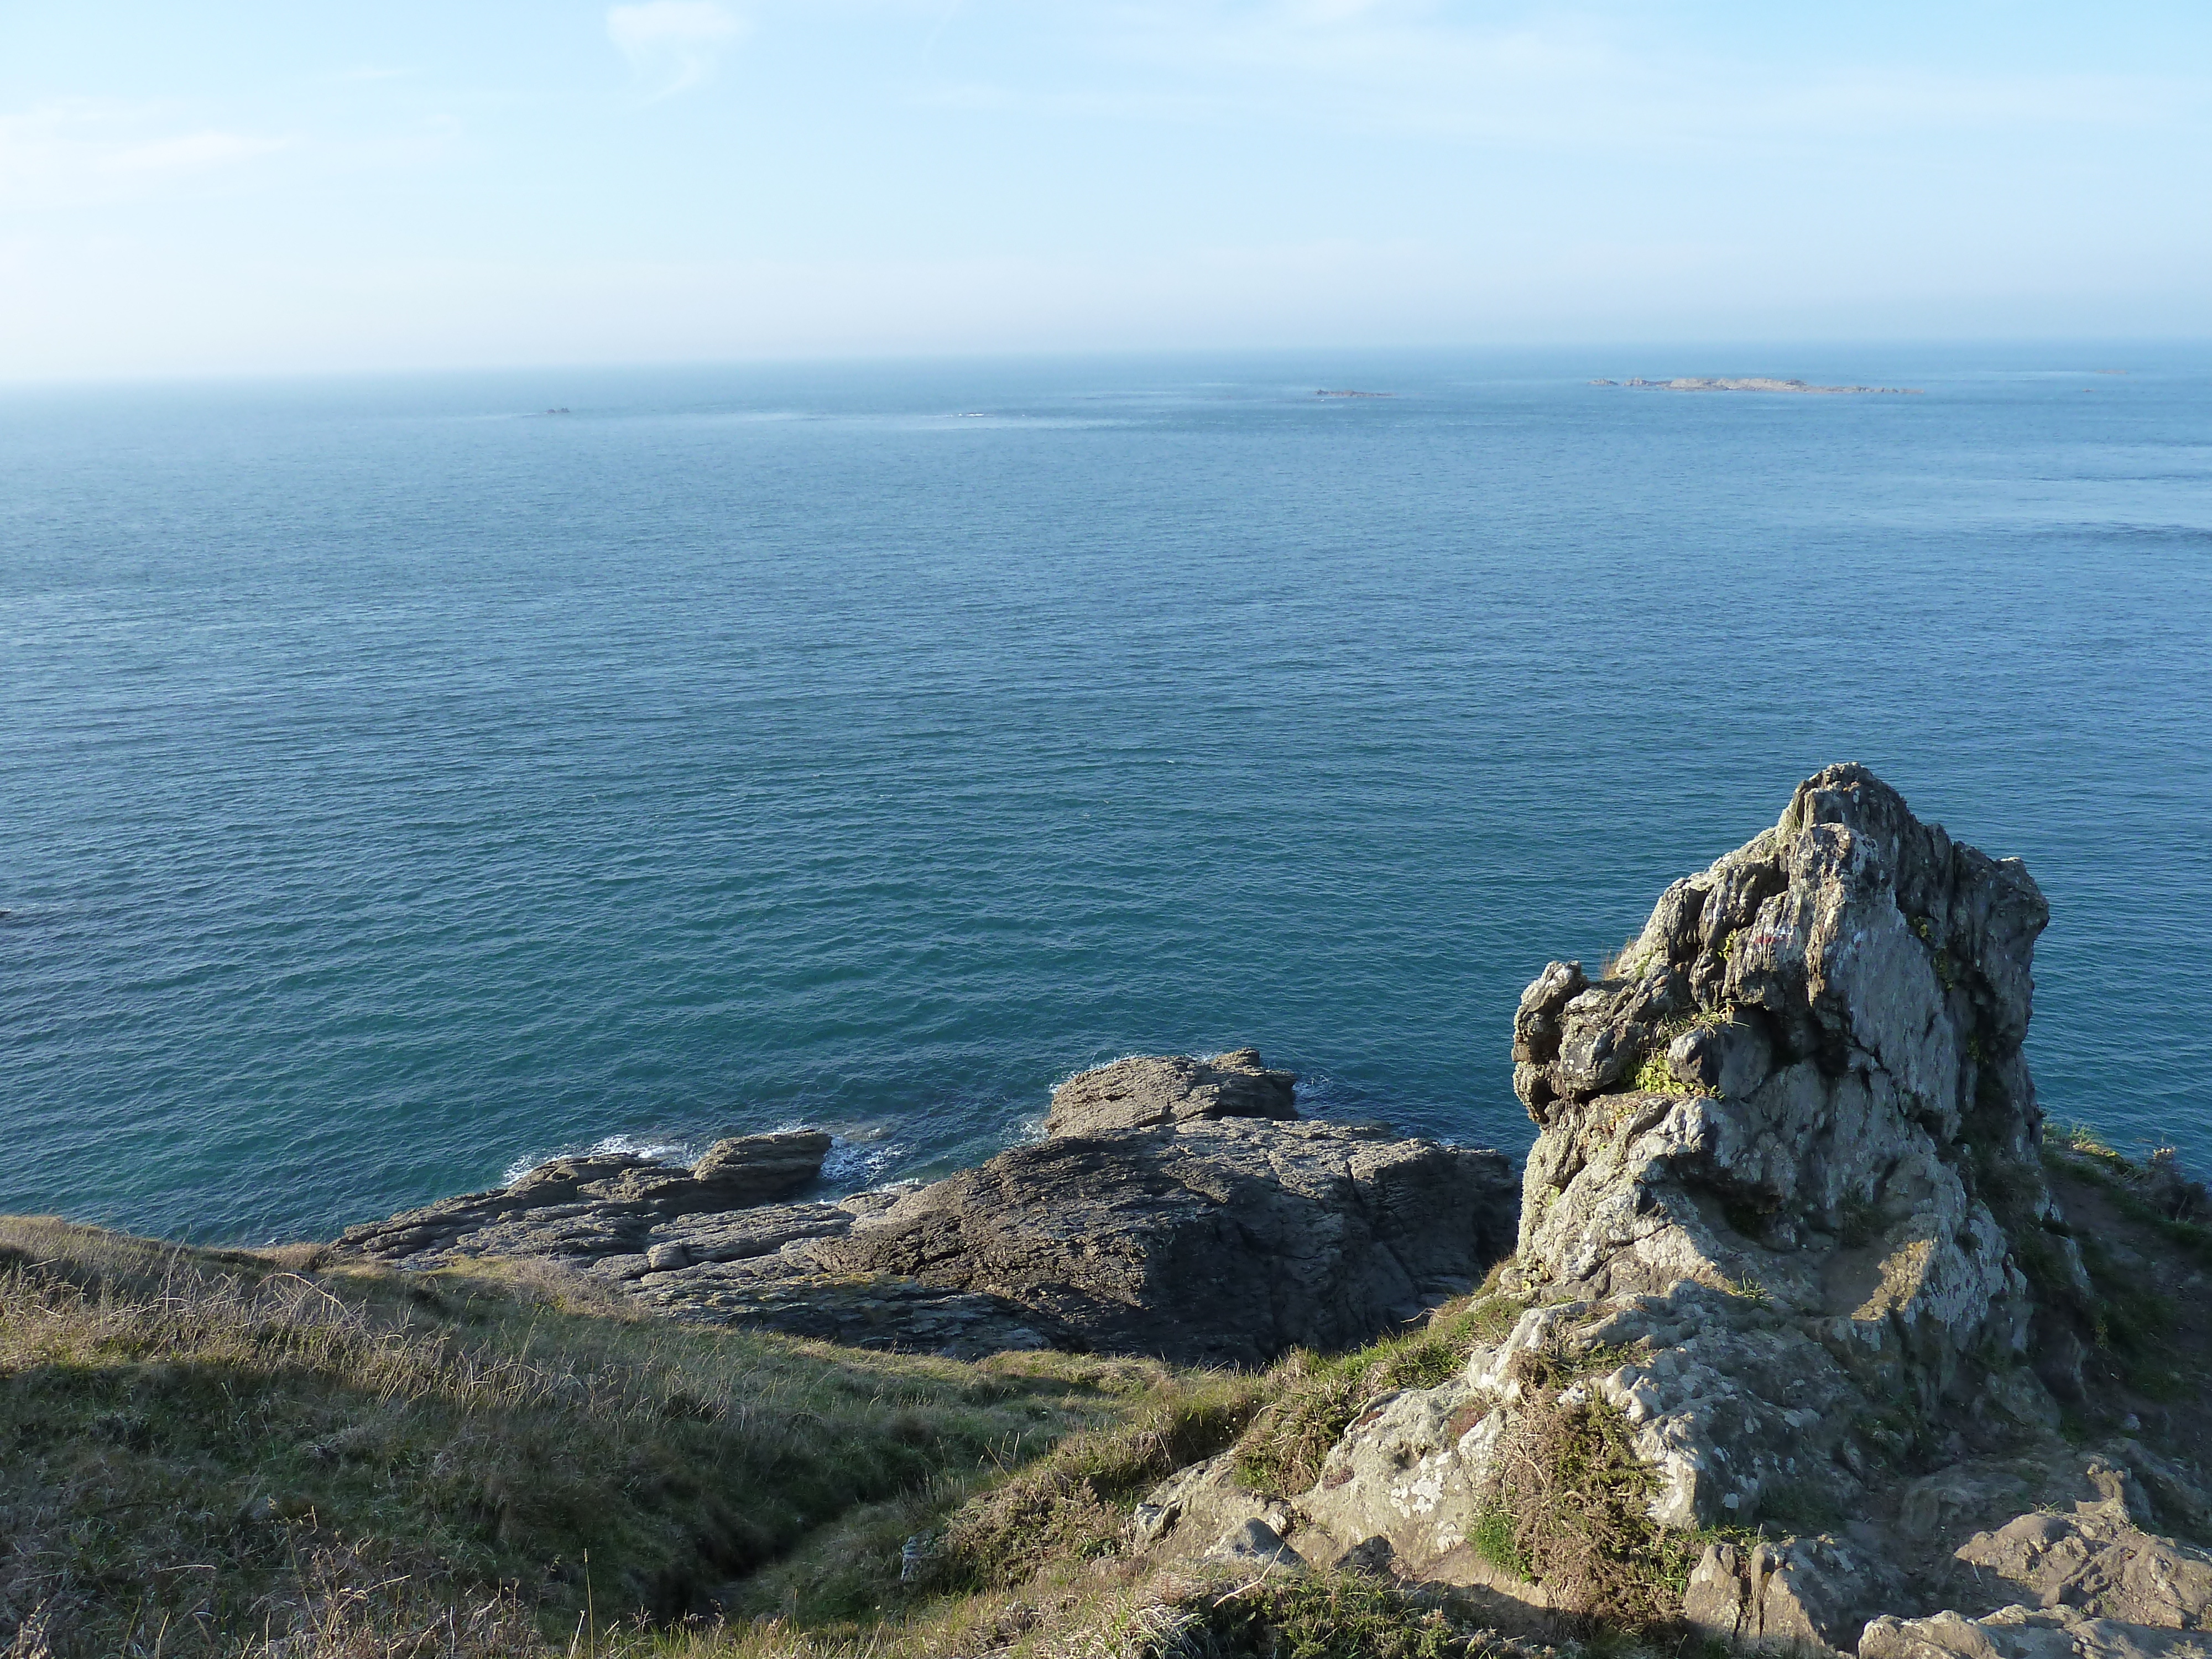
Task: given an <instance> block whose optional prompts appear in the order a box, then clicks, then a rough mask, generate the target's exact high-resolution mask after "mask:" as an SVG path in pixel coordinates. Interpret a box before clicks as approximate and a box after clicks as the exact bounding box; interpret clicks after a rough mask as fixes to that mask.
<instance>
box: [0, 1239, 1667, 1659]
mask: <svg viewBox="0 0 2212 1659" xmlns="http://www.w3.org/2000/svg"><path fill="white" fill-rule="evenodd" d="M1499 1283H1500V1280H1499V1279H1498V1276H1495V1275H1494V1276H1493V1278H1492V1281H1491V1282H1490V1283H1489V1284H1487V1285H1486V1286H1485V1287H1484V1289H1483V1290H1482V1291H1478V1292H1477V1293H1475V1294H1474V1295H1473V1296H1471V1297H1468V1298H1466V1299H1465V1300H1463V1301H1462V1302H1460V1303H1458V1304H1454V1305H1452V1306H1450V1307H1448V1308H1446V1309H1444V1310H1440V1311H1439V1313H1438V1314H1437V1316H1435V1317H1434V1318H1432V1319H1431V1322H1429V1323H1428V1324H1427V1326H1426V1327H1425V1328H1422V1329H1420V1330H1418V1331H1413V1332H1409V1333H1407V1334H1403V1335H1401V1336H1398V1337H1395V1338H1393V1339H1390V1340H1387V1341H1383V1342H1378V1343H1376V1344H1374V1345H1372V1346H1370V1347H1367V1348H1364V1349H1362V1350H1360V1351H1358V1352H1356V1353H1352V1354H1346V1355H1343V1356H1339V1357H1335V1358H1322V1357H1319V1356H1316V1355H1311V1354H1297V1355H1293V1356H1291V1358H1288V1359H1287V1360H1285V1361H1284V1362H1283V1363H1281V1364H1278V1365H1276V1366H1275V1367H1273V1368H1272V1369H1271V1370H1269V1371H1267V1373H1265V1374H1263V1375H1259V1376H1254V1375H1251V1374H1243V1373H1228V1372H1206V1371H1194V1370H1176V1369H1174V1368H1171V1367H1169V1366H1166V1365H1163V1364H1156V1363H1153V1362H1150V1361H1143V1360H1131V1359H1104V1358H1092V1357H1083V1356H1074V1355H1066V1354H1049V1353H1048V1354H1024V1355H1000V1356H999V1357H997V1358H994V1359H990V1360H986V1361H983V1362H981V1363H980V1364H963V1363H960V1362H956V1361H951V1360H944V1359H938V1358H929V1357H925V1356H916V1355H889V1354H877V1353H868V1352H859V1351H855V1350H851V1349H842V1348H837V1347H834V1346H829V1345H827V1344H820V1343H812V1342H805V1341H799V1340H790V1339H785V1338H781V1337H776V1336H772V1335H765V1334H745V1333H741V1332H733V1331H720V1330H713V1329H702V1328H692V1327H687V1326H684V1325H680V1324H677V1323H674V1322H664V1321H658V1320H653V1319H649V1318H645V1317H642V1316H640V1315H639V1314H638V1313H637V1312H636V1311H635V1310H634V1309H633V1308H632V1307H631V1306H630V1305H629V1304H627V1303H625V1302H623V1301H620V1300H618V1299H617V1298H615V1297H611V1296H609V1295H607V1294H606V1293H605V1292H603V1291H599V1290H596V1289H595V1288H593V1287H592V1285H590V1284H589V1283H588V1282H586V1281H582V1280H580V1279H574V1278H573V1277H568V1276H563V1275H560V1274H556V1273H550V1272H546V1271H543V1270H537V1271H524V1270H520V1269H513V1268H507V1269H502V1268H501V1267H498V1266H497V1264H489V1265H483V1266H480V1267H477V1268H474V1269H471V1270H470V1271H467V1272H449V1273H438V1274H430V1275H409V1274H400V1273H392V1272H390V1271H386V1270H383V1269H379V1268H371V1267H362V1266H360V1265H358V1264H351V1263H349V1262H346V1261H341V1260H337V1259H335V1258H332V1257H331V1256H330V1255H328V1254H327V1253H325V1252H323V1251H319V1250H313V1249H295V1250H290V1251H275V1252H266V1253H257V1252H245V1251H221V1250H204V1249H184V1248H177V1247H171V1246H167V1245H161V1244H158V1243H150V1242H148V1241H144V1240H138V1239H132V1238H127V1237H121V1236H118V1235H115V1234H110V1233H105V1232H101V1231H97V1230H94V1229H90V1228H82V1227H74V1226H70V1225H66V1224H63V1223H59V1222H54V1221H40V1220H22V1219H12V1220H10V1219H0V1448H5V1449H6V1451H7V1455H6V1456H5V1457H4V1458H0V1540H4V1541H5V1544H6V1551H5V1553H4V1555H0V1644H8V1643H9V1642H10V1641H11V1639H12V1642H13V1645H12V1646H6V1645H0V1659H79V1656H92V1655H99V1656H102V1659H106V1656H131V1659H152V1656H161V1659H198V1656H203V1655H205V1656H215V1655H222V1656H236V1659H403V1656H404V1659H556V1656H559V1659H921V1656H924V1655H942V1654H953V1653H967V1654H981V1653H986V1652H989V1653H994V1654H997V1653H1003V1654H1006V1655H1010V1656H1019V1655H1024V1654H1035V1655H1038V1656H1045V1655H1052V1656H1069V1655H1091V1654H1095V1655H1097V1656H1100V1659H1107V1656H1112V1659H1144V1656H1155V1659H1170V1656H1174V1659H1217V1656H1218V1659H1247V1656H1250V1659H1262V1656H1264V1659H1352V1656H1354V1655H1358V1656H1367V1655H1376V1656H1383V1659H1467V1656H1471V1655H1474V1654H1478V1653H1485V1652H1489V1651H1492V1650H1502V1649H1503V1648H1504V1647H1505V1646H1507V1645H1509V1644H1503V1643H1502V1642H1501V1641H1500V1640H1499V1639H1498V1638H1496V1637H1495V1636H1494V1635H1492V1634H1490V1633H1486V1632H1483V1631H1481V1630H1480V1629H1479V1628H1477V1627H1476V1626H1475V1625H1474V1623H1473V1622H1471V1621H1470V1620H1468V1619H1467V1618H1465V1617H1463V1616H1462V1613H1459V1612H1457V1611H1455V1610H1454V1608H1453V1607H1450V1606H1448V1605H1446V1604H1443V1603H1441V1602H1437V1601H1431V1600H1423V1599H1421V1598H1420V1597H1419V1596H1416V1595H1409V1594H1407V1593H1404V1592H1402V1591H1401V1590H1399V1589H1395V1588H1393V1587H1392V1586H1391V1585H1390V1584H1389V1583H1386V1582H1383V1581H1380V1580H1377V1579H1374V1578H1370V1577H1363V1576H1362V1575H1360V1574H1359V1573H1358V1572H1356V1571H1313V1572H1310V1573H1307V1574H1303V1575H1297V1576H1291V1577H1285V1576H1283V1575H1279V1574H1269V1573H1262V1574H1261V1575H1260V1576H1259V1577H1256V1578H1255V1577H1250V1576H1249V1574H1247V1575H1245V1576H1243V1577H1237V1576H1234V1575H1233V1574H1232V1575H1231V1576H1230V1577H1223V1576H1221V1574H1223V1573H1230V1572H1231V1570H1230V1569H1226V1568H1224V1569H1219V1570H1210V1569H1205V1570H1188V1569H1186V1570H1178V1571H1181V1572H1182V1575H1183V1576H1182V1577H1176V1576H1175V1574H1174V1573H1172V1572H1170V1571H1167V1570H1163V1569H1159V1568H1157V1567H1155V1566H1153V1565H1149V1564H1147V1563H1146V1562H1144V1561H1143V1560H1141V1559H1132V1558H1129V1557H1127V1556H1126V1555H1125V1554H1123V1553H1121V1550H1120V1547H1119V1545H1120V1541H1121V1537H1122V1534H1123V1530H1124V1528H1125V1526H1126V1522H1127V1516H1128V1512H1129V1510H1130V1509H1131V1508H1132V1507H1133V1504H1135V1502H1136V1501H1137V1500H1138V1499H1139V1498H1141V1497H1142V1495H1143V1494H1144V1493H1145V1492H1146V1491H1147V1490H1148V1489H1149V1488H1150V1487H1151V1486H1152V1485H1154V1484H1155V1483H1156V1482H1158V1480H1161V1479H1163V1478H1164V1477H1165V1476H1166V1475H1168V1474H1170V1473H1172V1472H1173V1471H1174V1470H1176V1469H1177V1468H1182V1467H1184V1466H1187V1465H1188V1464H1189V1463H1192V1462H1196V1461H1198V1460H1199V1459H1201V1458H1204V1457H1206V1456H1208V1455H1213V1454H1214V1453H1216V1452H1218V1451H1220V1450H1222V1449H1228V1448H1231V1447H1233V1448H1234V1449H1235V1452H1236V1455H1237V1463H1238V1467H1239V1468H1240V1470H1241V1471H1243V1473H1244V1474H1245V1476H1246V1478H1247V1479H1248V1480H1252V1481H1253V1482H1254V1483H1255V1484H1256V1485H1260V1486H1264V1487H1268V1488H1272V1489H1274V1490H1278V1491H1296V1490H1302V1489H1304V1486H1308V1485H1310V1484H1311V1482H1312V1480H1314V1479H1315V1478H1316V1476H1317V1475H1318V1474H1319V1469H1320V1464H1321V1462H1322V1458H1323V1457H1324V1456H1325V1455H1327V1452H1328V1449H1329V1447H1330V1446H1331V1445H1332V1444H1333V1443H1334V1442H1335V1440H1336V1439H1337V1437H1339V1436H1340V1434H1341V1432H1342V1431H1343V1430H1344V1428H1345V1427H1346V1425H1348V1424H1349V1423H1350V1422H1351V1420H1352V1419H1353V1418H1354V1417H1356V1416H1357V1415H1358V1413H1359V1412H1361V1411H1364V1410H1365V1409H1367V1408H1368V1407H1370V1406H1371V1405H1373V1404H1374V1403H1376V1401H1380V1400H1381V1399H1383V1398H1384V1397H1385V1396H1387V1395H1389V1394H1390V1393H1393V1392H1395V1390H1398V1389H1406V1388H1416V1387H1426V1386H1431V1385H1434V1384H1436V1383H1440V1382H1443V1381H1444V1380H1445V1379H1446V1378H1448V1377H1449V1376H1452V1375H1453V1374H1454V1373H1455V1371H1457V1370H1460V1369H1462V1368H1463V1367H1464V1365H1465V1364H1467V1361H1468V1356H1469V1354H1470V1353H1471V1352H1473V1351H1474V1349H1475V1348H1477V1347H1478V1346H1481V1345H1483V1344H1486V1343H1495V1342H1496V1341H1498V1340H1500V1339H1502V1338H1503V1337H1504V1336H1505V1335H1506V1334H1509V1333H1510V1330H1511V1329H1512V1328H1513V1326H1514V1325H1515V1323H1516V1322H1517V1321H1518V1320H1519V1318H1520V1317H1521V1316H1522V1313H1523V1312H1524V1311H1525V1310H1526V1306H1527V1304H1526V1303H1525V1302H1523V1301H1522V1300H1521V1299H1519V1298H1517V1297H1513V1296H1510V1295H1508V1294H1505V1293H1504V1292H1503V1291H1501V1290H1500V1288H1499ZM1618 1358H1620V1356H1619V1355H1618V1354H1614V1353H1610V1352H1608V1353H1604V1354H1599V1355H1592V1356H1586V1357H1585V1358H1584V1359H1583V1361H1582V1362H1580V1363H1581V1364H1583V1366H1584V1367H1585V1368H1587V1367H1591V1366H1595V1367H1596V1368H1599V1369H1602V1368H1603V1367H1604V1365H1606V1364H1612V1363H1614V1362H1615V1361H1616V1360H1617V1359H1618ZM1522 1363H1523V1364H1529V1365H1536V1366H1539V1367H1541V1366H1542V1365H1546V1364H1549V1365H1551V1366H1552V1367H1553V1369H1552V1370H1548V1371H1546V1372H1545V1373H1544V1374H1543V1376H1541V1377H1539V1376H1537V1373H1536V1372H1535V1371H1534V1370H1532V1371H1530V1372H1529V1380H1531V1381H1534V1382H1536V1383H1539V1384H1540V1385H1541V1386H1539V1387H1538V1388H1537V1389H1535V1390H1534V1392H1535V1393H1537V1394H1539V1395H1542V1397H1543V1398H1544V1399H1546V1400H1553V1397H1554V1396H1555V1395H1556V1393H1557V1389H1558V1387H1559V1386H1563V1384H1562V1383H1561V1382H1560V1376H1562V1375H1564V1373H1563V1372H1560V1371H1559V1364H1558V1363H1557V1362H1552V1361H1543V1360H1540V1359H1538V1358H1534V1357H1531V1358H1525V1359H1524V1361H1523V1362H1522ZM1547 1387H1548V1392H1547ZM1528 1421H1529V1422H1530V1423H1531V1424H1532V1425H1534V1426H1533V1429H1532V1430H1530V1431H1524V1432H1522V1433H1521V1434H1520V1435H1519V1436H1518V1437H1515V1438H1513V1439H1512V1443H1511V1444H1510V1446H1509V1448H1508V1453H1509V1455H1522V1456H1524V1457H1528V1458H1531V1459H1533V1460H1534V1466H1535V1467H1538V1468H1540V1469H1541V1474H1539V1475H1538V1477H1537V1478H1536V1479H1535V1480H1534V1485H1533V1486H1528V1488H1527V1490H1525V1491H1522V1490H1519V1489H1516V1492H1515V1496H1514V1498H1513V1508H1512V1512H1511V1513H1510V1514H1509V1513H1507V1511H1506V1510H1504V1509H1502V1508H1501V1509H1498V1510H1494V1511H1492V1513H1491V1514H1489V1515H1487V1516H1485V1517H1484V1518H1483V1519H1482V1521H1481V1522H1480V1525H1478V1527H1477V1528H1476V1536H1475V1540H1474V1541H1475V1543H1476V1547H1477V1548H1478V1549H1479V1550H1480V1552H1481V1553H1483V1554H1484V1555H1485V1557H1486V1559H1490V1560H1491V1561H1492V1563H1493V1564H1494V1565H1498V1566H1499V1567H1500V1568H1501V1569H1503V1570H1504V1571H1510V1572H1512V1573H1514V1574H1516V1575H1517V1576H1520V1577H1524V1578H1534V1579H1539V1580H1541V1581H1542V1582H1543V1583H1546V1584H1547V1587H1549V1588H1551V1589H1553V1592H1554V1595H1556V1596H1557V1597H1558V1598H1559V1605H1562V1606H1570V1607H1584V1608H1586V1609H1587V1610H1588V1611H1589V1612H1592V1613H1597V1614H1599V1615H1601V1616H1605V1617H1615V1618H1620V1619H1625V1620H1631V1621H1632V1622H1633V1621H1634V1620H1638V1619H1644V1618H1647V1617H1650V1618H1656V1616H1658V1615H1657V1613H1656V1612H1655V1609H1658V1608H1659V1607H1661V1603H1662V1601H1663V1599H1664V1598H1663V1596H1662V1594H1661V1587H1662V1581H1663V1583H1672V1582H1673V1581H1672V1580H1670V1579H1668V1577H1667V1576H1668V1574H1670V1573H1672V1574H1674V1577H1677V1578H1679V1577H1680V1573H1679V1571H1677V1569H1678V1568H1686V1559H1678V1558H1680V1557H1682V1556H1683V1555H1684V1553H1685V1552H1686V1551H1687V1552H1689V1553H1690V1555H1692V1556H1693V1555H1694V1553H1695V1550H1696V1549H1698V1548H1699V1547H1702V1541H1687V1540H1670V1539H1667V1538H1662V1537H1659V1536H1657V1535H1656V1533H1655V1530H1654V1529H1653V1528H1651V1527H1650V1522H1649V1520H1648V1516H1646V1515H1645V1510H1644V1505H1645V1503H1646V1501H1647V1499H1648V1484H1649V1481H1650V1479H1651V1477H1650V1472H1649V1471H1648V1470H1644V1469H1643V1468H1642V1467H1641V1466H1640V1465H1638V1464H1636V1463H1635V1462H1634V1460H1633V1458H1632V1455H1630V1454H1629V1453H1628V1451H1627V1444H1626V1439H1625V1436H1626V1425H1625V1424H1624V1423H1622V1422H1620V1419H1618V1417H1617V1414H1608V1413H1607V1411H1606V1410H1605V1408H1603V1407H1601V1406H1583V1407H1575V1408H1562V1407H1557V1406H1556V1404H1554V1405H1553V1406H1552V1407H1549V1408H1548V1409H1545V1410H1539V1411H1537V1412H1536V1413H1533V1414H1529V1415H1528ZM909 1541H915V1542H916V1544H917V1547H916V1549H915V1551H914V1552H912V1554H913V1556H914V1557H915V1559H917V1562H918V1565H919V1568H920V1570H919V1571H915V1572H912V1573H907V1574H903V1575H902V1555H906V1554H908V1549H907V1547H908V1543H909ZM1193 1573H1195V1575H1196V1576H1191V1575H1192V1574H1193ZM1209 1575H1210V1576H1209ZM1675 1589H1677V1590H1679V1584H1676V1585H1675ZM710 1608H715V1609H719V1613H720V1615H726V1622H725V1619H724V1618H723V1617H722V1616H718V1615H717V1614H714V1613H709V1611H708V1610H709V1609H710ZM702 1615H703V1616H702Z"/></svg>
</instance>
